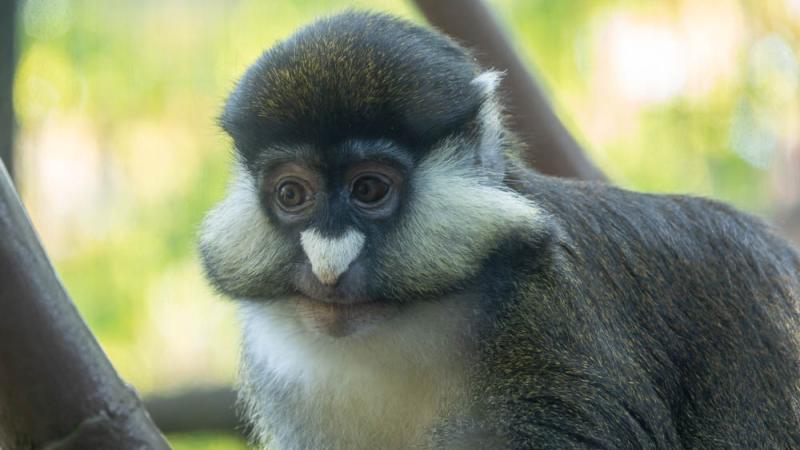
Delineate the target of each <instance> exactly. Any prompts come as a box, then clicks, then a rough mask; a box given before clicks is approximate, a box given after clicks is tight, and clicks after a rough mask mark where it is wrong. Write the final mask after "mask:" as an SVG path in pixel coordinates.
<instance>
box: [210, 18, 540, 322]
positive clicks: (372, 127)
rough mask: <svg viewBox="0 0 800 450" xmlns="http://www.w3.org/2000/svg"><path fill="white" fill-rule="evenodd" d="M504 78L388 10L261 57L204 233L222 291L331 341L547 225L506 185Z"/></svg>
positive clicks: (240, 94) (339, 23) (319, 30)
mask: <svg viewBox="0 0 800 450" xmlns="http://www.w3.org/2000/svg"><path fill="white" fill-rule="evenodd" d="M497 82H498V75H497V74H496V73H494V72H485V73H481V72H480V70H479V67H478V66H477V65H476V63H475V62H474V60H473V58H472V57H471V56H470V55H469V54H468V53H467V52H465V51H464V50H463V49H462V48H460V47H459V46H458V45H456V44H455V43H453V42H452V41H451V40H449V39H448V38H446V37H444V36H442V35H440V34H438V33H435V32H433V31H430V30H426V29H423V28H420V27H417V26H415V25H412V24H410V23H407V22H404V21H400V20H397V19H394V18H391V17H389V16H385V15H380V14H370V13H356V12H349V13H345V14H342V15H338V16H334V17H331V18H327V19H323V20H320V21H318V22H316V23H313V24H312V25H310V26H308V27H306V28H304V29H301V30H300V31H299V32H297V33H296V34H295V35H293V36H292V37H290V38H289V39H287V40H285V41H283V42H281V43H279V44H277V45H276V46H275V47H273V48H272V49H270V50H269V51H267V52H266V53H264V54H263V55H262V56H261V57H260V58H259V59H258V60H257V61H256V62H255V64H253V66H252V67H250V69H249V70H248V71H247V72H246V73H245V75H244V77H243V78H242V79H241V80H240V81H239V83H238V85H237V87H236V88H235V90H234V92H233V93H232V94H231V95H230V98H229V99H228V101H227V104H226V106H225V109H224V112H223V114H222V117H221V123H222V127H223V128H224V129H225V131H226V132H227V133H228V134H229V135H230V136H231V137H232V139H233V142H234V144H235V148H236V155H237V162H236V173H235V180H234V182H233V183H232V185H231V187H230V191H229V194H228V196H227V198H226V199H225V200H223V201H222V202H221V203H220V204H219V205H218V206H217V207H216V208H215V209H214V210H213V211H212V212H211V213H210V214H209V216H208V217H207V219H206V221H205V224H204V226H203V231H202V235H201V243H200V249H201V253H202V258H203V262H204V265H205V269H206V272H207V275H208V277H209V279H210V280H211V282H212V283H213V284H214V286H215V287H216V288H217V289H218V290H219V291H221V292H222V293H224V294H226V295H228V296H231V297H233V298H237V299H242V300H248V301H260V302H268V303H283V304H292V305H295V307H294V308H293V309H292V311H296V314H298V315H302V316H303V317H304V320H306V323H308V324H309V325H310V326H311V327H312V328H316V329H318V330H320V331H323V332H325V333H327V334H331V335H347V334H350V333H353V332H355V331H364V330H366V329H369V328H372V327H373V326H379V325H380V324H381V323H383V322H385V321H388V320H390V319H391V318H392V317H394V316H395V315H398V314H402V312H403V309H404V308H406V307H408V306H409V305H412V304H415V303H417V302H421V301H435V300H436V299H437V298H441V297H442V296H445V295H447V294H449V293H454V292H456V291H458V290H459V289H461V288H463V287H465V286H467V285H468V284H469V283H472V282H474V280H475V277H476V276H477V275H478V274H479V272H480V271H481V270H482V268H483V266H484V264H485V263H486V262H487V260H488V258H489V257H490V256H491V254H492V252H493V251H494V250H495V249H497V248H498V247H499V246H501V245H503V244H504V243H508V242H509V240H514V239H518V238H519V235H520V234H524V233H527V230H529V228H530V227H531V226H532V224H533V223H535V222H536V217H537V214H538V210H537V209H536V208H535V207H534V206H533V205H532V204H531V203H530V202H529V201H528V200H526V199H525V198H523V197H522V196H520V195H518V194H516V193H514V192H512V191H511V190H510V189H508V188H507V187H505V186H504V184H503V177H504V155H503V153H504V148H505V143H504V135H505V131H504V129H503V126H502V121H501V117H500V112H499V110H498V106H497V101H496V98H495V94H494V89H495V86H496V84H497ZM368 325H369V326H368Z"/></svg>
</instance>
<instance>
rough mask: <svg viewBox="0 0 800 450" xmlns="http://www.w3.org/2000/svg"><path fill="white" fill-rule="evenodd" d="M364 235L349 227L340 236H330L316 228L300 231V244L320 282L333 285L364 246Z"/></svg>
mask: <svg viewBox="0 0 800 450" xmlns="http://www.w3.org/2000/svg"><path fill="white" fill-rule="evenodd" d="M364 239H365V238H364V235H363V234H362V233H360V232H358V231H356V230H354V229H352V228H349V229H348V230H347V231H346V232H345V233H344V234H343V235H342V236H340V237H338V238H330V237H325V236H323V235H321V234H320V233H319V232H318V231H317V230H316V229H313V228H312V229H309V230H306V231H303V232H302V233H300V245H302V246H303V251H305V252H306V256H308V260H309V261H311V270H312V272H314V275H316V276H317V278H319V281H321V282H322V284H326V285H333V284H335V283H336V280H337V279H338V278H339V275H341V274H343V273H344V272H345V271H346V270H347V268H348V267H350V264H351V263H352V262H353V260H355V259H356V257H357V256H358V254H359V253H361V249H362V248H363V247H364Z"/></svg>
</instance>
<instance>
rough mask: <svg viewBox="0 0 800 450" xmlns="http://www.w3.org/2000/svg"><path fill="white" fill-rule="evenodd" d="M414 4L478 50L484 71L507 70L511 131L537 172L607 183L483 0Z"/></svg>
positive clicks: (421, 0)
mask: <svg viewBox="0 0 800 450" xmlns="http://www.w3.org/2000/svg"><path fill="white" fill-rule="evenodd" d="M414 3H416V4H417V6H418V7H419V9H420V10H421V11H422V13H423V14H424V15H425V17H426V18H427V19H428V21H429V22H430V23H431V24H432V25H434V26H435V27H437V28H439V29H440V30H442V31H443V32H445V33H446V34H448V35H450V36H451V37H453V38H455V39H456V40H457V41H459V42H460V43H462V44H463V45H465V46H466V47H467V48H470V49H472V50H473V51H474V52H475V56H476V57H477V58H478V61H479V62H480V63H481V65H482V66H483V67H487V68H492V69H496V70H502V71H505V73H506V76H505V80H504V81H503V84H504V86H505V91H506V93H507V94H508V95H506V96H505V97H504V100H505V102H504V103H505V105H506V107H507V108H508V113H509V114H510V118H509V127H510V128H511V130H512V131H513V132H514V133H516V134H517V136H518V137H519V138H520V139H521V140H522V142H523V143H524V144H525V146H526V149H525V150H526V151H525V156H526V158H527V160H528V162H529V163H530V165H531V166H532V167H533V168H535V169H536V170H538V171H539V172H541V173H544V174H548V175H555V176H560V177H570V178H578V179H584V180H604V179H605V176H604V175H603V173H602V172H601V171H600V170H599V169H598V168H597V167H596V166H595V165H594V164H593V163H592V161H591V160H589V158H588V157H587V156H586V153H585V152H584V151H583V149H582V148H581V146H580V145H578V143H577V142H576V141H575V138H573V137H572V135H571V134H570V133H569V131H567V129H566V128H565V127H564V124H563V123H561V121H560V120H559V119H558V117H557V116H556V114H555V112H554V111H553V108H552V106H551V105H550V102H549V101H548V100H547V96H546V95H545V93H544V90H543V89H542V88H541V87H540V85H539V83H538V82H537V81H536V79H535V77H534V76H533V74H532V73H531V71H530V70H528V68H526V67H525V64H524V63H523V62H522V59H521V58H520V57H519V55H518V54H517V52H516V51H515V50H514V47H513V46H512V45H511V41H510V40H509V38H508V36H507V35H506V33H505V32H504V30H503V29H502V27H501V26H500V24H499V23H498V21H497V20H496V19H495V17H494V15H493V14H492V11H491V10H490V9H489V8H488V7H487V6H486V4H485V3H484V2H483V1H482V0H414Z"/></svg>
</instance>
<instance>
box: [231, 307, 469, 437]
mask: <svg viewBox="0 0 800 450" xmlns="http://www.w3.org/2000/svg"><path fill="white" fill-rule="evenodd" d="M447 303H449V302H444V303H441V304H429V305H421V306H419V307H414V308H416V309H417V311H411V312H408V313H406V315H405V316H404V317H399V318H397V319H395V320H393V321H392V322H391V323H387V324H386V325H385V326H384V327H383V328H382V329H379V330H377V331H375V332H372V333H369V334H368V335H365V336H355V337H347V338H343V339H337V338H331V337H328V336H320V335H319V334H316V333H314V332H313V330H308V329H306V328H304V327H303V325H302V321H301V320H295V319H298V318H297V316H295V315H294V313H293V309H292V306H291V305H287V304H271V305H258V304H247V305H245V306H244V308H243V309H244V310H245V311H243V314H242V317H243V325H244V327H243V330H244V335H243V340H244V343H243V344H244V354H243V365H242V367H243V369H242V391H243V393H242V398H243V399H244V400H245V402H246V405H245V406H246V408H247V412H248V414H249V415H250V416H251V417H253V418H255V420H256V422H257V424H258V425H259V426H258V428H259V429H260V430H265V431H266V432H267V433H269V434H270V435H269V441H270V442H271V444H272V445H273V446H274V448H277V449H281V450H284V449H310V448H313V449H375V448H381V449H406V448H413V447H414V446H415V444H418V445H420V446H422V445H423V442H424V440H425V439H426V436H427V433H428V431H429V430H430V429H431V428H432V427H434V426H435V425H436V424H437V423H438V422H439V421H440V420H441V418H442V417H443V416H447V415H448V411H450V410H455V409H457V408H458V405H459V404H460V403H461V402H462V401H463V399H464V398H465V382H464V370H463V368H462V367H461V365H460V363H459V362H458V361H460V359H459V358H458V357H457V356H456V354H454V350H453V349H454V347H455V348H457V347H458V346H457V345H454V344H455V340H457V339H458V338H457V336H458V334H459V331H458V327H459V325H460V324H459V322H460V321H459V319H458V318H457V317H455V318H454V317H453V314H452V312H453V310H452V309H450V311H447V309H448V307H447V306H446V304H447ZM450 308H452V306H450ZM439 310H441V311H439ZM445 312H447V314H445ZM262 438H263V436H262Z"/></svg>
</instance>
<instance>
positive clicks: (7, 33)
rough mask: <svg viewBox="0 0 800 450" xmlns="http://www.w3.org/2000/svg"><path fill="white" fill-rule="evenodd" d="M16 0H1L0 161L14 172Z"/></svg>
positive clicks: (11, 173)
mask: <svg viewBox="0 0 800 450" xmlns="http://www.w3.org/2000/svg"><path fill="white" fill-rule="evenodd" d="M16 7H17V2H16V1H15V0H0V161H2V162H3V163H5V165H6V167H7V168H8V171H9V174H10V175H11V176H12V177H13V175H14V130H15V128H16V123H15V121H14V103H13V101H12V97H13V96H12V94H13V92H14V68H15V67H16V61H17V55H16V53H17V52H16V44H17V35H16V20H15V19H16V16H17V15H16Z"/></svg>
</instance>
